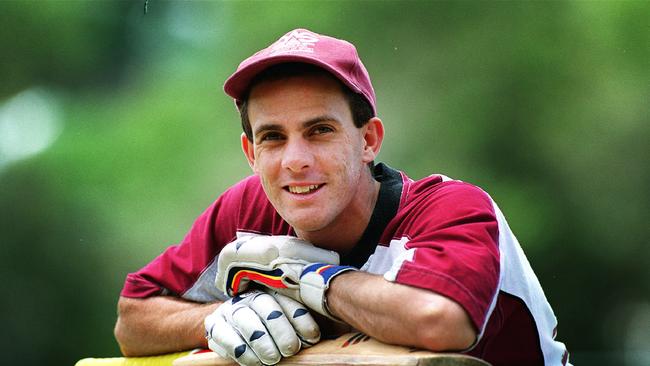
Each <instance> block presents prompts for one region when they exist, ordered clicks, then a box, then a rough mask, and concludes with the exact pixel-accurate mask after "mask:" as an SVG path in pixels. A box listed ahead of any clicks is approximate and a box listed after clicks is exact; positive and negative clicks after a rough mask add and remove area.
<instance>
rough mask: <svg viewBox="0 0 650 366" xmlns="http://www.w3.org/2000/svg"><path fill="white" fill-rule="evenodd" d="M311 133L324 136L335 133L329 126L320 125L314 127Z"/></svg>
mask: <svg viewBox="0 0 650 366" xmlns="http://www.w3.org/2000/svg"><path fill="white" fill-rule="evenodd" d="M311 132H312V134H314V135H322V134H325V133H330V132H334V129H333V128H332V127H330V126H327V125H319V126H316V127H314V128H313V129H312V130H311Z"/></svg>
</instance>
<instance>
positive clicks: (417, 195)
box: [402, 174, 494, 216]
mask: <svg viewBox="0 0 650 366" xmlns="http://www.w3.org/2000/svg"><path fill="white" fill-rule="evenodd" d="M402 202H403V205H402V208H403V209H407V210H414V211H418V209H426V211H427V212H429V213H432V212H433V213H436V214H438V215H442V216H445V215H448V214H454V213H459V212H466V213H469V212H475V211H482V212H486V213H490V214H492V215H494V204H493V202H492V198H490V196H489V195H488V194H487V193H486V192H485V191H483V190H482V189H481V188H479V187H477V186H475V185H473V184H470V183H467V182H463V181H460V180H455V179H451V178H448V177H446V176H444V175H439V174H434V175H430V176H428V177H426V178H423V179H420V180H417V181H410V182H407V184H405V189H404V193H403V199H402Z"/></svg>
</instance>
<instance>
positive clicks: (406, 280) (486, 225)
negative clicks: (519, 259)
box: [391, 181, 499, 329]
mask: <svg viewBox="0 0 650 366" xmlns="http://www.w3.org/2000/svg"><path fill="white" fill-rule="evenodd" d="M416 189H417V188H416ZM411 193H412V194H414V195H417V196H418V199H416V200H413V201H412V202H411V203H410V205H411V207H407V208H406V210H408V211H410V212H412V213H413V216H414V217H413V219H412V221H410V225H409V228H408V232H407V233H406V234H407V236H408V238H409V240H408V242H407V243H406V248H405V249H406V250H407V252H410V253H411V255H410V258H409V259H406V260H404V261H403V262H401V263H395V264H394V265H395V266H394V267H393V269H391V271H393V274H392V276H394V279H395V282H397V283H402V284H406V285H410V286H415V287H419V288H425V289H429V290H431V291H434V292H436V293H439V294H441V295H443V296H445V297H448V298H450V299H452V300H454V301H455V302H457V303H458V304H460V305H461V306H462V307H463V308H464V309H465V311H467V313H468V314H469V316H470V318H471V320H472V322H473V324H474V326H475V327H476V329H482V325H483V324H484V322H485V320H486V316H487V314H488V312H489V309H490V305H491V303H492V301H493V299H494V297H495V294H496V290H497V287H498V282H499V250H498V235H499V233H498V223H497V219H496V216H495V213H494V207H493V204H492V200H491V198H490V197H489V196H488V195H487V194H486V193H485V192H483V191H482V190H480V189H479V188H477V187H475V186H472V185H470V184H467V183H464V182H460V181H452V182H444V183H440V184H438V185H437V186H436V187H435V188H431V187H426V188H422V191H419V192H418V191H416V192H411Z"/></svg>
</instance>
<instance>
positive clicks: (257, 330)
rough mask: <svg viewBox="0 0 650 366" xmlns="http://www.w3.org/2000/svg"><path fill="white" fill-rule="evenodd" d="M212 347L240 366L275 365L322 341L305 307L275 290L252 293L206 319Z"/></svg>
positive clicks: (219, 309) (242, 295) (242, 296)
mask: <svg viewBox="0 0 650 366" xmlns="http://www.w3.org/2000/svg"><path fill="white" fill-rule="evenodd" d="M204 323H205V330H206V338H207V340H208V347H209V348H210V349H211V350H213V351H214V352H216V353H217V354H219V355H221V356H222V357H229V358H232V359H234V360H235V361H236V362H237V363H239V364H240V365H245V366H250V365H274V364H276V363H278V362H280V359H281V358H282V357H288V356H292V355H294V354H296V353H297V352H298V351H300V348H301V346H302V347H309V346H311V345H313V344H315V343H317V342H318V341H319V340H320V329H319V328H318V325H317V324H316V322H315V321H314V319H313V318H312V316H311V314H309V312H308V311H307V309H305V308H304V306H303V305H302V304H300V303H298V302H297V301H295V300H293V299H291V298H288V297H286V296H284V295H281V294H278V293H277V292H275V291H272V290H266V291H260V290H252V291H248V292H245V293H243V294H240V295H237V296H235V297H234V298H232V299H230V300H228V301H226V302H224V303H223V304H221V305H220V306H219V307H218V308H217V310H215V311H214V312H213V313H212V314H210V315H208V316H207V317H206V318H205V322H204Z"/></svg>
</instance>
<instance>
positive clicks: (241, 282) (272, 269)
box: [215, 236, 356, 320]
mask: <svg viewBox="0 0 650 366" xmlns="http://www.w3.org/2000/svg"><path fill="white" fill-rule="evenodd" d="M338 263H339V256H338V254H337V253H336V252H333V251H330V250H325V249H321V248H317V247H315V246H313V245H312V244H310V243H308V242H306V241H304V240H300V239H298V238H295V237H291V236H249V237H244V238H241V239H238V240H235V241H234V242H232V243H230V244H228V245H226V246H225V247H224V248H223V249H222V251H221V253H220V254H219V259H218V270H217V276H216V280H215V284H216V286H217V288H218V289H219V290H221V291H223V292H224V294H226V295H228V296H235V295H236V294H238V293H240V292H242V291H245V290H246V289H247V288H248V287H249V286H250V284H251V283H252V282H255V283H259V284H261V285H263V286H265V287H268V288H271V289H274V290H275V291H277V292H279V293H281V294H283V295H286V296H289V297H291V298H292V299H294V300H296V301H299V302H301V303H303V304H305V305H307V306H308V307H309V308H310V309H312V310H314V311H317V312H319V313H321V314H323V315H325V316H327V317H329V318H331V319H335V320H338V319H336V318H335V317H334V316H333V315H332V314H331V313H330V311H329V310H328V308H327V302H326V297H325V293H326V291H327V289H328V288H329V285H330V282H331V281H332V279H333V278H334V277H336V276H337V275H339V274H341V273H343V272H346V271H351V270H356V268H354V267H350V266H339V265H338Z"/></svg>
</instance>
